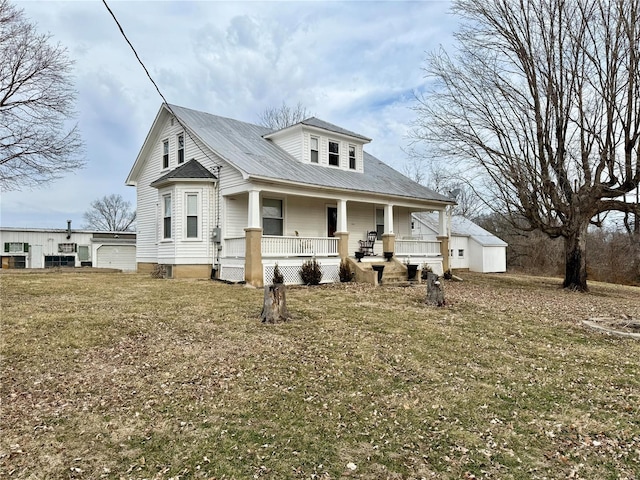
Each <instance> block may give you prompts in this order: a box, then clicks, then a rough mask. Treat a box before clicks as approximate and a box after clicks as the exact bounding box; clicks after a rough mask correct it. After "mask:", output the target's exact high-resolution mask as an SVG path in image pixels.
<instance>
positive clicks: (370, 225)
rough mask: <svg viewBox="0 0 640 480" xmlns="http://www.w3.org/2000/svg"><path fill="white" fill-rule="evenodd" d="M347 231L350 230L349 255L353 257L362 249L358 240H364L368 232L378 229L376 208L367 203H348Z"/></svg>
mask: <svg viewBox="0 0 640 480" xmlns="http://www.w3.org/2000/svg"><path fill="white" fill-rule="evenodd" d="M347 229H348V230H349V255H353V253H354V252H355V251H357V250H359V249H360V244H359V243H358V240H364V239H365V238H366V235H367V232H368V231H371V230H375V229H376V217H375V208H374V206H373V205H371V204H365V203H348V204H347ZM376 243H381V242H376Z"/></svg>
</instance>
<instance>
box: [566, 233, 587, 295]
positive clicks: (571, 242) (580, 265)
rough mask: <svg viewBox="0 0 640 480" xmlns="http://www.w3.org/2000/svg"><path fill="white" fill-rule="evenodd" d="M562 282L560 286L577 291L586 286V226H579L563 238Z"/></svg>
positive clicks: (584, 289)
mask: <svg viewBox="0 0 640 480" xmlns="http://www.w3.org/2000/svg"><path fill="white" fill-rule="evenodd" d="M564 259H565V265H564V282H563V284H562V286H563V287H564V288H567V289H569V290H575V291H577V292H586V291H588V290H589V289H588V287H587V226H586V225H585V226H584V227H583V226H581V227H579V228H578V230H577V231H576V232H575V233H573V234H572V235H570V236H568V237H565V239H564Z"/></svg>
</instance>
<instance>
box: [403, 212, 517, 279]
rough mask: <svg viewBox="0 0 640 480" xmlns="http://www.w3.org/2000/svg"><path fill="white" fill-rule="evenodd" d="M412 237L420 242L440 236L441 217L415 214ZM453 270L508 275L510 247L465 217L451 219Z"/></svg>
mask: <svg viewBox="0 0 640 480" xmlns="http://www.w3.org/2000/svg"><path fill="white" fill-rule="evenodd" d="M412 220H413V222H412V228H411V234H412V236H413V237H415V238H418V239H420V240H435V239H436V237H437V236H438V216H437V215H434V214H433V213H429V212H420V213H414V214H413V219H412ZM449 266H450V267H451V268H452V269H453V270H455V269H459V270H465V269H468V270H470V271H472V272H481V273H498V272H506V271H507V243H506V242H504V241H503V240H501V239H500V238H498V237H496V236H495V235H493V234H492V233H490V232H488V231H486V230H485V229H484V228H482V227H480V226H479V225H477V224H475V223H473V222H472V221H471V220H469V219H467V218H465V217H463V216H461V215H453V216H452V217H451V222H450V228H449Z"/></svg>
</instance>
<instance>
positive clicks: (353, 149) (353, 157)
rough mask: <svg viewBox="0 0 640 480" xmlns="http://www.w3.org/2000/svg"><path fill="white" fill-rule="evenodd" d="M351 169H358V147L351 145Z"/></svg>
mask: <svg viewBox="0 0 640 480" xmlns="http://www.w3.org/2000/svg"><path fill="white" fill-rule="evenodd" d="M349 168H350V169H351V170H355V169H356V147H355V145H349Z"/></svg>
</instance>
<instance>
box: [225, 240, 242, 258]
mask: <svg viewBox="0 0 640 480" xmlns="http://www.w3.org/2000/svg"><path fill="white" fill-rule="evenodd" d="M246 244H247V242H246V240H245V238H244V237H232V238H225V239H224V250H223V251H222V254H223V255H224V256H225V257H244V252H245V248H246Z"/></svg>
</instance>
